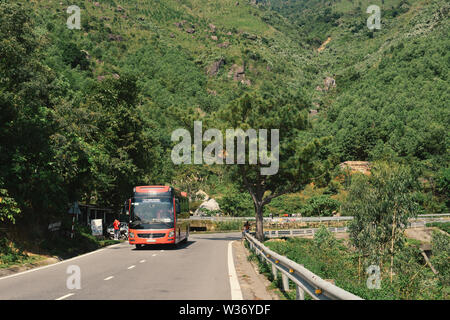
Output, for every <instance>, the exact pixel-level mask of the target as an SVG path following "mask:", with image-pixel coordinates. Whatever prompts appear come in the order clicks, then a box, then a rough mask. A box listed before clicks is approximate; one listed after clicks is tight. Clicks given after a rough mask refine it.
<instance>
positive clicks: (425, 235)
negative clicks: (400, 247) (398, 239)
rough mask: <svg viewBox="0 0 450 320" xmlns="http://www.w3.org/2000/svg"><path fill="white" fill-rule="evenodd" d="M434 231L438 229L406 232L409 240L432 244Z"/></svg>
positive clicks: (408, 230)
mask: <svg viewBox="0 0 450 320" xmlns="http://www.w3.org/2000/svg"><path fill="white" fill-rule="evenodd" d="M434 230H438V229H437V228H434V227H422V228H410V229H406V230H405V236H406V237H407V238H411V239H416V240H419V241H422V242H427V243H431V237H432V235H433V231H434Z"/></svg>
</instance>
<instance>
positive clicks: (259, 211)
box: [255, 201, 264, 242]
mask: <svg viewBox="0 0 450 320" xmlns="http://www.w3.org/2000/svg"><path fill="white" fill-rule="evenodd" d="M255 211H256V239H258V240H259V241H261V242H262V241H264V229H263V225H264V219H263V205H262V203H261V202H259V201H258V202H257V203H255Z"/></svg>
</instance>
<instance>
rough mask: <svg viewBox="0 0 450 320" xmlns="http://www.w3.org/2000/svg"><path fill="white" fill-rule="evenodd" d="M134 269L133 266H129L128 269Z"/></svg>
mask: <svg viewBox="0 0 450 320" xmlns="http://www.w3.org/2000/svg"><path fill="white" fill-rule="evenodd" d="M134 267H136V266H135V265H133V266H129V267H128V269H133V268H134Z"/></svg>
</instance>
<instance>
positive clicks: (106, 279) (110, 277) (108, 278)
mask: <svg viewBox="0 0 450 320" xmlns="http://www.w3.org/2000/svg"><path fill="white" fill-rule="evenodd" d="M112 278H114V276H109V277H107V278H105V279H103V280H105V281H108V280H111V279H112Z"/></svg>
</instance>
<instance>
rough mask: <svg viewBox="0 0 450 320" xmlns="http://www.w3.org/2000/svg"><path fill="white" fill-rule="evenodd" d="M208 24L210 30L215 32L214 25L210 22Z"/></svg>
mask: <svg viewBox="0 0 450 320" xmlns="http://www.w3.org/2000/svg"><path fill="white" fill-rule="evenodd" d="M208 26H209V29H210V30H211V32H216V26H215V25H213V24H212V23H210V24H209V25H208Z"/></svg>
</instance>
